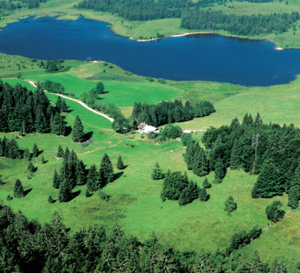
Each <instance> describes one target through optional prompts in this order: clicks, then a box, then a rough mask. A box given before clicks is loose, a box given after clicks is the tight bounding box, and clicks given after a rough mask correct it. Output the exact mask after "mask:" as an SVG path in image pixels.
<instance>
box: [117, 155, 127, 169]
mask: <svg viewBox="0 0 300 273" xmlns="http://www.w3.org/2000/svg"><path fill="white" fill-rule="evenodd" d="M117 168H118V170H123V169H124V168H125V165H124V163H123V160H122V157H121V156H120V155H119V158H118V162H117Z"/></svg>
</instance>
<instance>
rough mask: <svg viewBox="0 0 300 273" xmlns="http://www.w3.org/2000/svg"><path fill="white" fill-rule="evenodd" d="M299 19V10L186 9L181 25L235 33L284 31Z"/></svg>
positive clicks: (256, 33)
mask: <svg viewBox="0 0 300 273" xmlns="http://www.w3.org/2000/svg"><path fill="white" fill-rule="evenodd" d="M298 19H299V13H298V12H292V13H291V14H287V13H274V14H270V15H261V14H258V15H250V16H248V15H235V14H228V15H227V14H224V13H223V12H221V11H198V10H186V11H184V12H183V14H182V21H181V26H182V27H184V28H188V29H203V30H226V31H228V32H229V33H231V34H235V35H250V36H251V35H260V34H266V33H272V32H275V33H283V32H285V31H287V30H288V29H289V28H290V27H291V25H292V24H294V23H295V22H296V21H297V20H298Z"/></svg>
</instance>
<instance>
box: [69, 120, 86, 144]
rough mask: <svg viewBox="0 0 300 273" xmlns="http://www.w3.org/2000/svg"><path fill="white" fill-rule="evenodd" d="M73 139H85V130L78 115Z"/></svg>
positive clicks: (76, 140)
mask: <svg viewBox="0 0 300 273" xmlns="http://www.w3.org/2000/svg"><path fill="white" fill-rule="evenodd" d="M72 140H73V141H74V142H82V141H84V131H83V126H82V123H81V120H80V118H79V117H78V116H76V118H75V122H74V125H73V130H72Z"/></svg>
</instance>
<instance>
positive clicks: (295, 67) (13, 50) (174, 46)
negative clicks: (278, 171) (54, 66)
mask: <svg viewBox="0 0 300 273" xmlns="http://www.w3.org/2000/svg"><path fill="white" fill-rule="evenodd" d="M0 52H3V53H7V54H12V55H21V56H26V57H30V58H38V59H47V60H49V59H75V60H86V59H87V58H88V57H90V58H92V59H94V60H105V61H107V62H111V63H114V64H117V65H119V66H120V67H122V68H123V69H125V70H128V71H130V72H132V73H136V74H139V75H143V76H148V77H156V78H165V79H171V80H205V81H217V82H229V83H234V84H241V85H246V86H269V85H275V84H283V83H288V82H290V81H292V80H294V79H295V77H296V76H297V75H299V74H300V50H296V49H289V50H275V46H274V44H273V43H272V42H269V41H255V40H246V39H235V38H228V37H224V36H220V35H211V34H204V35H192V36H184V37H176V38H174V37H167V38H164V39H162V40H158V41H152V42H137V41H134V40H130V39H128V38H125V37H121V36H118V35H116V34H114V33H113V32H112V31H111V30H110V28H109V26H108V24H107V23H104V22H97V21H93V20H87V19H84V18H80V19H78V20H76V21H61V20H56V19H55V18H39V19H36V20H34V19H33V18H27V19H24V20H21V21H19V22H16V23H12V24H9V25H8V26H7V27H5V28H4V29H3V30H2V31H1V32H0Z"/></svg>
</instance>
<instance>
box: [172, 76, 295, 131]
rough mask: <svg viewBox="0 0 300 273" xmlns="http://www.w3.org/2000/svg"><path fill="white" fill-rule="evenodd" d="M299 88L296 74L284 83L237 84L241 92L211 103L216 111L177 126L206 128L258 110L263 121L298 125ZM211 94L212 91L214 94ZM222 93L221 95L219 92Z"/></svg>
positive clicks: (240, 117) (253, 113) (227, 122)
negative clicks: (267, 84) (262, 85)
mask: <svg viewBox="0 0 300 273" xmlns="http://www.w3.org/2000/svg"><path fill="white" fill-rule="evenodd" d="M217 86H218V84H217ZM299 87H300V78H299V77H298V78H297V79H296V80H295V81H293V82H291V83H289V84H285V85H274V86H269V87H237V88H236V89H237V90H238V89H240V90H242V91H243V92H240V93H238V91H236V93H237V94H236V95H234V96H229V97H227V98H224V99H221V100H219V101H216V102H215V103H214V106H215V108H216V113H214V114H212V115H211V116H208V117H204V118H198V119H194V120H191V121H187V122H183V123H179V124H178V125H180V126H181V127H182V128H185V129H206V128H209V127H210V126H215V127H219V126H221V125H224V124H230V122H231V121H232V119H233V118H235V117H237V118H239V119H240V120H242V118H243V116H244V115H245V114H246V113H250V114H252V115H253V116H255V115H256V114H257V113H260V115H261V117H262V118H263V120H264V122H273V123H279V124H284V123H287V124H290V123H293V124H295V125H297V126H299V125H300V122H299V117H298V105H299V103H300V96H299ZM226 93H227V92H225V94H226ZM200 94H201V92H200ZM214 94H215V93H214V91H213V90H212V96H213V97H214ZM216 95H217V97H218V96H219V94H218V91H216ZM221 95H224V94H222V93H221ZM214 98H215V97H214Z"/></svg>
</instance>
